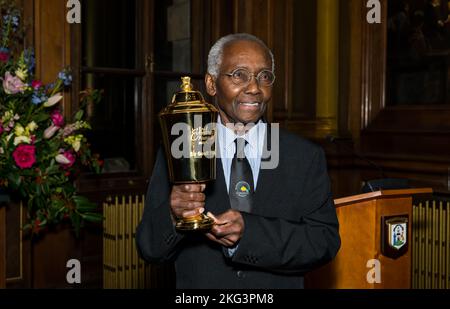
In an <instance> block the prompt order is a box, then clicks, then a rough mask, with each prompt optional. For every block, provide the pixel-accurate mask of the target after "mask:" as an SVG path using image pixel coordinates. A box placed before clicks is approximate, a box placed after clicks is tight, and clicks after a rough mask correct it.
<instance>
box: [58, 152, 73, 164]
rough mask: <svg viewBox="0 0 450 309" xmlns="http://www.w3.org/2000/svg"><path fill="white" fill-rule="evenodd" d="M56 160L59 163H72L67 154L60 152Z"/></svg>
mask: <svg viewBox="0 0 450 309" xmlns="http://www.w3.org/2000/svg"><path fill="white" fill-rule="evenodd" d="M55 160H56V162H58V163H59V164H70V160H69V159H67V158H66V156H65V155H63V154H59V155H57V156H56V157H55Z"/></svg>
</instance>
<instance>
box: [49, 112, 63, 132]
mask: <svg viewBox="0 0 450 309" xmlns="http://www.w3.org/2000/svg"><path fill="white" fill-rule="evenodd" d="M51 117H52V121H53V124H54V125H55V126H57V127H59V128H61V127H62V126H63V125H64V117H63V115H61V113H60V112H59V110H57V109H55V110H54V111H53V113H52V115H51Z"/></svg>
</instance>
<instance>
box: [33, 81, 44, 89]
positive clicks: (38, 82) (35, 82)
mask: <svg viewBox="0 0 450 309" xmlns="http://www.w3.org/2000/svg"><path fill="white" fill-rule="evenodd" d="M31 87H33V89H38V88H41V87H42V82H41V81H40V80H34V81H32V82H31Z"/></svg>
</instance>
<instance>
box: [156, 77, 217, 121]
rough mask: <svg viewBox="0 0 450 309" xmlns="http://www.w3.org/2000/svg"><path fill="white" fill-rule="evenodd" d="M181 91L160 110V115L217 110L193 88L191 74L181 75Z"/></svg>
mask: <svg viewBox="0 0 450 309" xmlns="http://www.w3.org/2000/svg"><path fill="white" fill-rule="evenodd" d="M181 82H182V84H181V87H180V88H181V91H179V92H177V93H175V94H174V95H173V97H172V102H171V103H170V104H169V105H168V106H167V107H166V108H164V109H163V110H162V111H161V112H160V116H164V115H167V114H178V113H194V112H195V113H203V112H217V109H216V108H215V107H214V105H212V104H210V103H208V102H205V99H204V98H203V95H202V94H201V93H200V92H199V91H196V90H194V89H193V87H192V84H191V78H190V77H189V76H183V77H181Z"/></svg>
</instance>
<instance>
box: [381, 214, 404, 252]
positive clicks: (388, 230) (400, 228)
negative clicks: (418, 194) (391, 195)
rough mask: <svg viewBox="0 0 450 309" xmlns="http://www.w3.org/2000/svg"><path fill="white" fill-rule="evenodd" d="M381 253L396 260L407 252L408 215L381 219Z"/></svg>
mask: <svg viewBox="0 0 450 309" xmlns="http://www.w3.org/2000/svg"><path fill="white" fill-rule="evenodd" d="M381 238H382V239H381V248H382V253H383V255H385V256H388V257H391V258H398V257H400V256H402V255H403V254H405V253H406V252H407V251H408V215H401V216H392V217H383V218H382V237H381Z"/></svg>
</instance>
